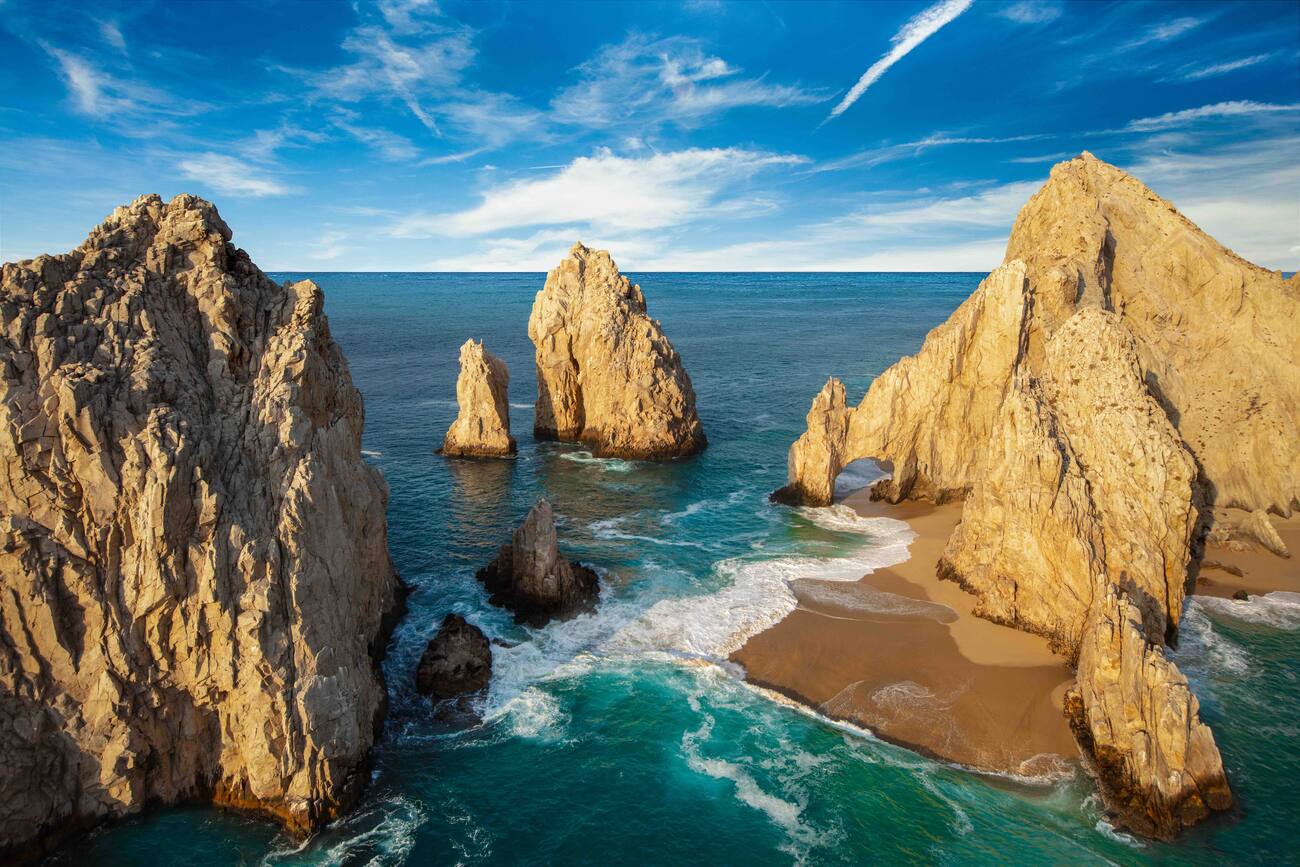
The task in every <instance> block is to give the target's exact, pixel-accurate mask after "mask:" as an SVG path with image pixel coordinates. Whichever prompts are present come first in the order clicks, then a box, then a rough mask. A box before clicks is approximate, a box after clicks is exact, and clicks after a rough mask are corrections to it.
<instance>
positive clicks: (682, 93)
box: [551, 35, 826, 127]
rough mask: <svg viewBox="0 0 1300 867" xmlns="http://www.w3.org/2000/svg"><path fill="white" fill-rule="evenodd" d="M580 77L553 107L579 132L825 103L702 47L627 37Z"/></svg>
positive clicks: (680, 38)
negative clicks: (744, 71)
mask: <svg viewBox="0 0 1300 867" xmlns="http://www.w3.org/2000/svg"><path fill="white" fill-rule="evenodd" d="M577 72H578V74H579V77H580V78H581V81H579V82H578V83H577V84H575V85H573V86H571V87H568V88H565V89H564V90H562V91H561V92H560V93H559V94H558V95H556V97H555V99H553V100H552V101H551V113H552V117H553V118H554V119H555V120H557V121H559V122H561V123H565V124H571V125H574V126H584V127H607V126H613V125H616V124H619V123H625V122H634V123H637V124H644V123H646V122H650V123H659V122H665V121H672V122H675V123H677V124H680V125H683V126H691V125H694V124H698V123H699V122H701V121H702V120H703V119H705V118H707V117H710V116H714V115H717V114H721V113H722V112H725V111H728V110H730V109H733V108H740V107H744V106H762V107H767V108H785V107H787V106H793V105H808V104H811V103H816V102H821V101H822V100H823V99H825V98H826V97H825V96H824V95H823V94H821V93H817V92H813V91H808V90H804V89H802V88H799V87H795V86H791V85H784V84H771V83H769V82H767V81H765V80H764V79H763V78H761V77H760V78H745V77H742V76H741V74H740V73H741V70H739V69H737V68H735V67H733V66H731V65H730V64H728V63H727V62H726V61H725V60H723V59H722V58H720V57H715V56H713V55H710V54H707V53H706V52H705V51H704V49H703V47H702V44H701V43H700V42H699V41H698V40H695V39H691V38H688V37H683V36H675V37H670V38H668V39H651V38H649V37H646V36H640V35H633V36H629V37H628V38H627V39H625V40H624V41H623V42H620V43H617V44H614V45H606V46H604V47H603V48H601V49H600V50H599V51H598V52H597V53H596V54H595V56H594V57H592V58H591V59H590V60H588V61H587V62H585V63H583V64H582V65H581V66H579V67H578V68H577Z"/></svg>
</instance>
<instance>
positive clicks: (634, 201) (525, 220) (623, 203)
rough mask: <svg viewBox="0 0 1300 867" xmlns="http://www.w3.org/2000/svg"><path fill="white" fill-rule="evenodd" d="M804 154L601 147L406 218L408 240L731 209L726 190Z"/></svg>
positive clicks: (402, 224)
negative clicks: (464, 203)
mask: <svg viewBox="0 0 1300 867" xmlns="http://www.w3.org/2000/svg"><path fill="white" fill-rule="evenodd" d="M804 161H805V160H804V158H803V157H798V156H793V155H789V154H773V153H767V152H763V151H752V150H743V149H738V148H710V149H702V148H691V149H689V150H683V151H675V152H670V153H656V154H652V155H650V156H644V157H621V156H616V155H615V154H614V153H612V152H611V151H609V150H605V149H602V150H599V151H597V152H596V153H595V154H594V155H592V156H590V157H579V158H577V159H575V160H574V161H573V162H571V163H569V164H568V165H567V166H564V167H562V168H561V169H560V170H559V171H556V172H554V173H551V174H548V175H547V176H545V177H543V178H539V179H525V180H514V181H508V182H506V183H503V184H500V185H498V186H494V187H491V188H490V189H488V190H487V191H486V192H485V193H484V194H483V196H482V201H481V202H480V203H479V204H478V205H477V206H476V207H473V208H470V209H468V210H465V211H461V212H459V213H454V214H432V215H430V214H416V215H412V216H409V217H407V218H405V219H403V220H399V221H398V222H397V223H395V224H394V225H393V227H392V230H391V231H392V234H393V235H395V236H397V237H402V238H420V237H430V236H433V235H451V236H467V235H484V234H489V233H492V232H498V231H501V230H504V229H510V228H518V227H523V226H553V225H563V224H573V225H578V226H582V227H584V228H592V229H595V230H597V231H602V232H619V231H628V230H644V229H659V228H664V227H668V226H677V225H682V224H684V223H687V222H689V221H692V220H695V219H699V218H700V217H703V216H705V215H707V214H708V213H710V212H711V211H712V210H714V209H716V208H719V207H723V208H725V207H727V205H728V202H727V201H726V200H724V199H723V194H724V193H726V192H728V191H730V190H731V189H732V188H733V187H735V186H736V185H738V184H740V183H741V182H743V181H744V180H745V179H747V178H749V177H750V176H752V175H753V174H755V173H756V172H759V171H762V170H764V169H769V168H773V167H778V166H790V165H796V164H799V163H802V162H804Z"/></svg>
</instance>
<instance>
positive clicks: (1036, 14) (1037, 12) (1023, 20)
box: [994, 0, 1064, 24]
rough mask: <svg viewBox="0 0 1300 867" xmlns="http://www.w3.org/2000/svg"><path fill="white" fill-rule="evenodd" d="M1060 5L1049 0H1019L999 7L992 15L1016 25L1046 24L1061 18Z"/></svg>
mask: <svg viewBox="0 0 1300 867" xmlns="http://www.w3.org/2000/svg"><path fill="white" fill-rule="evenodd" d="M1063 11H1064V10H1063V9H1062V8H1061V4H1060V3H1055V2H1051V0H1020V2H1019V3H1008V4H1006V5H1003V6H1000V7H999V8H998V9H997V11H996V12H995V13H994V14H996V15H1000V16H1001V17H1003V18H1006V19H1007V20H1008V21H1014V22H1016V23H1017V24H1046V23H1047V22H1049V21H1055V20H1056V19H1057V18H1060V17H1061V13H1062V12H1063Z"/></svg>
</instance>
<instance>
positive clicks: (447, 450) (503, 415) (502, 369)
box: [440, 340, 515, 458]
mask: <svg viewBox="0 0 1300 867" xmlns="http://www.w3.org/2000/svg"><path fill="white" fill-rule="evenodd" d="M509 390H510V369H509V368H508V367H506V363H505V362H504V361H502V360H501V359H499V358H497V357H496V356H495V355H493V354H492V353H490V352H488V351H487V350H486V349H484V348H483V343H482V342H481V341H478V340H466V341H465V344H464V345H463V346H461V348H460V376H458V377H457V378H456V403H457V404H459V406H460V411H459V413H458V414H457V416H456V420H455V421H454V422H452V423H451V427H450V428H448V430H447V436H446V437H445V438H444V439H443V442H442V449H441V450H440V451H441V453H442V454H444V455H447V456H449V457H479V458H484V457H491V458H499V457H509V456H510V455H513V454H514V453H515V438H514V437H512V436H511V435H510V401H509V397H508V392H509Z"/></svg>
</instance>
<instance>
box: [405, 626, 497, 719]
mask: <svg viewBox="0 0 1300 867" xmlns="http://www.w3.org/2000/svg"><path fill="white" fill-rule="evenodd" d="M491 680H492V647H491V645H489V644H488V640H487V636H485V635H484V634H483V630H481V629H479V628H478V627H477V626H475V625H474V624H472V623H469V622H468V621H466V620H465V618H463V617H461V616H460V615H459V614H448V615H447V616H446V617H445V618H443V621H442V625H441V626H440V627H438V634H437V635H435V636H434V637H433V638H431V639H429V643H428V645H427V646H426V647H425V648H424V654H423V655H422V656H421V657H420V664H419V666H418V667H417V668H416V671H415V689H416V691H417V692H419V693H420V695H427V696H429V698H430V699H432V701H433V703H434V708H435V710H438V709H439V706H440V705H441V704H442V703H443V702H447V701H450V702H452V704H453V708H452V709H453V710H454V711H455V712H457V713H461V714H471V713H472V712H473V707H472V702H473V699H475V698H477V697H480V696H482V695H483V694H485V693H486V692H487V688H488V684H489V683H490V682H491Z"/></svg>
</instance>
